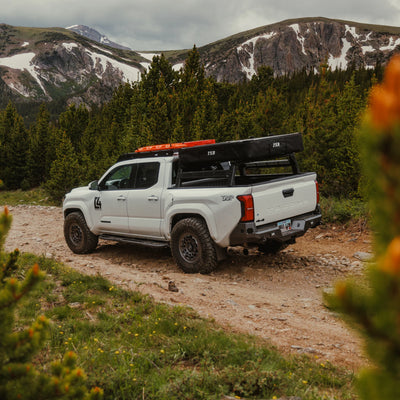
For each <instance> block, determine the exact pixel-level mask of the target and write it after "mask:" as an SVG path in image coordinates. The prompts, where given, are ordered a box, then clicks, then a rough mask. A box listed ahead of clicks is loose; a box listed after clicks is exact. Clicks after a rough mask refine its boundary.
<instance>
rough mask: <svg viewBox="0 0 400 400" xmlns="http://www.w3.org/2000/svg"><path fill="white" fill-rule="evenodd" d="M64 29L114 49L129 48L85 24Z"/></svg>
mask: <svg viewBox="0 0 400 400" xmlns="http://www.w3.org/2000/svg"><path fill="white" fill-rule="evenodd" d="M65 29H68V30H70V31H73V32H76V33H77V34H78V35H81V36H85V37H87V38H88V39H91V40H94V41H95V42H98V43H101V44H105V45H107V46H110V47H114V48H115V49H122V50H131V49H130V48H129V47H126V46H122V45H120V44H118V43H115V42H113V41H111V40H110V39H109V38H108V37H107V36H105V35H102V34H101V33H100V32H98V31H96V30H95V29H93V28H90V27H89V26H86V25H73V26H69V27H68V28H65Z"/></svg>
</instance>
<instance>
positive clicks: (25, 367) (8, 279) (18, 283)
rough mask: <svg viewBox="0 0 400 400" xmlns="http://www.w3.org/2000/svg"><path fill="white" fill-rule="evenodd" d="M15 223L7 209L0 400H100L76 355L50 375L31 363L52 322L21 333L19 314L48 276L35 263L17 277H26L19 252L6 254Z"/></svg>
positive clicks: (1, 222) (2, 232)
mask: <svg viewBox="0 0 400 400" xmlns="http://www.w3.org/2000/svg"><path fill="white" fill-rule="evenodd" d="M11 221H12V218H11V216H10V215H9V212H8V209H7V208H5V209H4V212H3V213H2V214H0V266H1V268H0V398H1V399H4V400H13V399H15V400H17V399H22V400H45V399H100V398H101V397H102V390H101V389H99V388H94V389H92V391H91V392H90V393H89V392H88V390H87V388H86V387H85V380H86V376H85V373H84V372H83V370H82V369H81V368H79V367H77V363H76V361H77V357H76V355H75V354H74V353H73V352H69V353H67V354H66V355H65V357H64V359H63V361H62V362H60V361H56V362H54V363H53V364H52V365H51V368H50V371H49V372H50V373H44V372H40V371H38V370H37V369H36V368H35V367H34V366H33V365H32V364H31V360H32V358H33V356H34V355H35V354H36V353H37V352H38V351H39V350H40V349H41V347H42V345H43V343H44V341H45V340H46V338H47V335H48V330H49V324H50V322H49V320H48V319H47V318H46V317H45V316H40V317H38V318H37V320H36V321H35V322H34V323H33V324H32V325H31V326H30V327H29V328H25V329H22V330H21V329H18V330H17V329H16V328H15V315H16V310H17V308H18V306H19V303H20V300H21V299H22V298H23V297H26V296H29V292H30V291H31V290H32V288H33V287H35V286H37V285H39V284H40V281H42V280H43V279H44V273H43V272H42V271H40V269H39V266H38V264H35V265H34V266H33V267H32V268H31V269H30V270H29V271H28V272H27V273H26V275H25V277H24V278H23V279H22V280H20V279H18V278H17V276H21V275H22V274H20V273H18V269H19V267H18V264H17V262H18V256H19V251H18V250H14V251H13V252H12V253H10V254H6V253H5V252H4V250H3V246H4V242H5V239H6V236H7V233H8V231H9V229H10V226H11Z"/></svg>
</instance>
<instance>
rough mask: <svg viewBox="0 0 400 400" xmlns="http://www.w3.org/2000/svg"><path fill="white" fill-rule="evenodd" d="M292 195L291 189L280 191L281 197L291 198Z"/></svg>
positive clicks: (292, 190)
mask: <svg viewBox="0 0 400 400" xmlns="http://www.w3.org/2000/svg"><path fill="white" fill-rule="evenodd" d="M293 193H294V189H293V188H290V189H285V190H282V194H283V197H291V196H293Z"/></svg>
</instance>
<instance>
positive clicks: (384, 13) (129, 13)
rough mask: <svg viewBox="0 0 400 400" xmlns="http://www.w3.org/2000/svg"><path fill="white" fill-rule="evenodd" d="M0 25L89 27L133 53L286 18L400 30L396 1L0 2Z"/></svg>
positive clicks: (201, 41) (206, 39)
mask: <svg viewBox="0 0 400 400" xmlns="http://www.w3.org/2000/svg"><path fill="white" fill-rule="evenodd" d="M0 9H1V12H0V23H6V24H9V25H15V26H27V27H68V26H71V25H87V26H90V27H91V28H94V29H96V30H97V31H99V32H100V33H102V34H104V35H106V36H107V37H108V38H109V39H110V40H112V41H114V42H117V43H119V44H122V45H125V46H127V47H130V48H131V49H133V50H139V51H140V50H143V51H151V50H175V49H188V48H192V47H193V45H196V46H197V47H200V46H203V45H205V44H208V43H211V42H214V41H216V40H219V39H224V38H226V37H228V36H230V35H234V34H236V33H239V32H243V31H246V30H249V29H253V28H257V27H260V26H263V25H269V24H273V23H275V22H280V21H283V20H285V19H290V18H301V17H317V16H321V17H327V18H338V19H343V20H349V21H356V22H362V23H373V24H379V25H392V26H399V27H400V0H334V1H332V0H318V1H317V0H302V1H299V0H278V1H277V0H169V1H168V0H140V1H139V0H108V1H104V0H0Z"/></svg>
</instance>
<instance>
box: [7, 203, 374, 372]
mask: <svg viewBox="0 0 400 400" xmlns="http://www.w3.org/2000/svg"><path fill="white" fill-rule="evenodd" d="M10 211H11V214H12V215H13V218H14V219H13V225H12V229H11V232H10V234H9V236H8V238H7V241H6V249H7V250H8V251H10V250H13V249H14V248H17V247H18V248H19V249H20V250H21V251H22V252H33V253H35V254H37V255H45V256H47V257H52V258H54V259H56V260H58V261H61V262H63V263H65V264H67V265H69V266H70V267H73V268H76V269H78V270H80V271H81V272H83V273H86V274H101V275H103V276H105V277H106V278H108V279H109V280H111V281H112V282H114V283H115V284H118V285H121V286H123V287H126V288H130V289H133V290H138V291H140V292H142V293H148V294H150V295H151V296H153V297H154V298H155V299H156V300H157V301H161V302H165V303H169V304H173V305H176V304H182V305H187V306H190V307H192V308H193V309H195V310H196V311H197V312H198V313H199V314H200V315H202V316H204V317H212V318H214V319H215V320H216V321H217V322H218V323H219V324H221V325H222V326H225V327H229V328H230V329H232V330H233V331H237V332H250V333H252V334H254V335H257V336H260V337H262V338H265V339H268V340H270V342H272V343H273V344H274V345H276V346H277V347H278V348H280V349H281V350H282V351H284V352H286V353H289V352H290V353H307V354H310V355H311V357H315V358H318V359H319V360H321V362H322V360H329V361H331V362H332V363H334V364H337V365H341V366H345V367H347V368H350V369H354V370H357V369H358V368H359V367H360V366H361V365H362V364H365V363H366V360H365V359H364V358H363V355H362V354H363V353H362V348H361V341H360V340H359V338H358V337H357V336H356V335H355V334H354V333H353V332H352V331H350V330H349V329H348V328H347V326H345V325H344V323H342V321H341V320H340V319H339V318H338V317H337V316H335V315H334V314H333V313H331V312H330V311H329V310H328V309H326V308H325V307H324V306H323V301H322V292H323V291H324V290H326V289H329V288H330V287H332V285H333V284H334V282H335V281H336V280H338V279H343V278H345V277H346V276H347V275H349V274H352V275H359V274H361V273H362V268H363V267H362V263H361V262H360V261H358V260H357V258H356V257H354V255H356V256H357V254H356V253H357V252H368V251H370V246H371V245H370V239H369V236H368V232H367V231H365V230H364V229H363V227H361V226H353V227H351V228H347V229H346V230H345V229H344V228H341V227H332V226H331V227H326V226H325V227H324V226H322V227H318V228H316V229H314V230H311V231H309V232H308V233H307V234H306V235H305V236H304V237H302V238H299V239H298V241H297V243H296V244H295V245H292V246H290V247H288V248H287V249H286V250H284V251H283V252H282V253H280V254H278V255H275V256H265V255H260V254H250V255H249V256H243V255H240V254H239V253H237V252H233V254H231V255H230V256H229V257H228V259H227V260H225V261H223V262H222V263H221V264H220V266H219V268H218V270H217V271H215V272H214V273H212V274H210V275H186V274H184V273H182V272H181V271H180V270H179V269H178V268H177V266H176V265H175V263H174V262H173V260H172V257H171V255H170V251H169V250H168V249H149V248H145V247H139V246H131V245H121V244H115V243H113V242H105V241H101V242H100V243H99V247H98V248H97V250H96V252H95V253H93V254H89V255H75V254H73V253H72V252H71V251H70V250H69V249H68V247H67V245H66V244H65V241H64V237H63V218H62V212H61V209H60V208H56V207H42V206H26V205H24V206H17V207H10ZM169 281H173V282H174V283H175V285H176V287H177V288H178V289H179V291H178V292H172V291H169V290H168V282H169Z"/></svg>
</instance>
